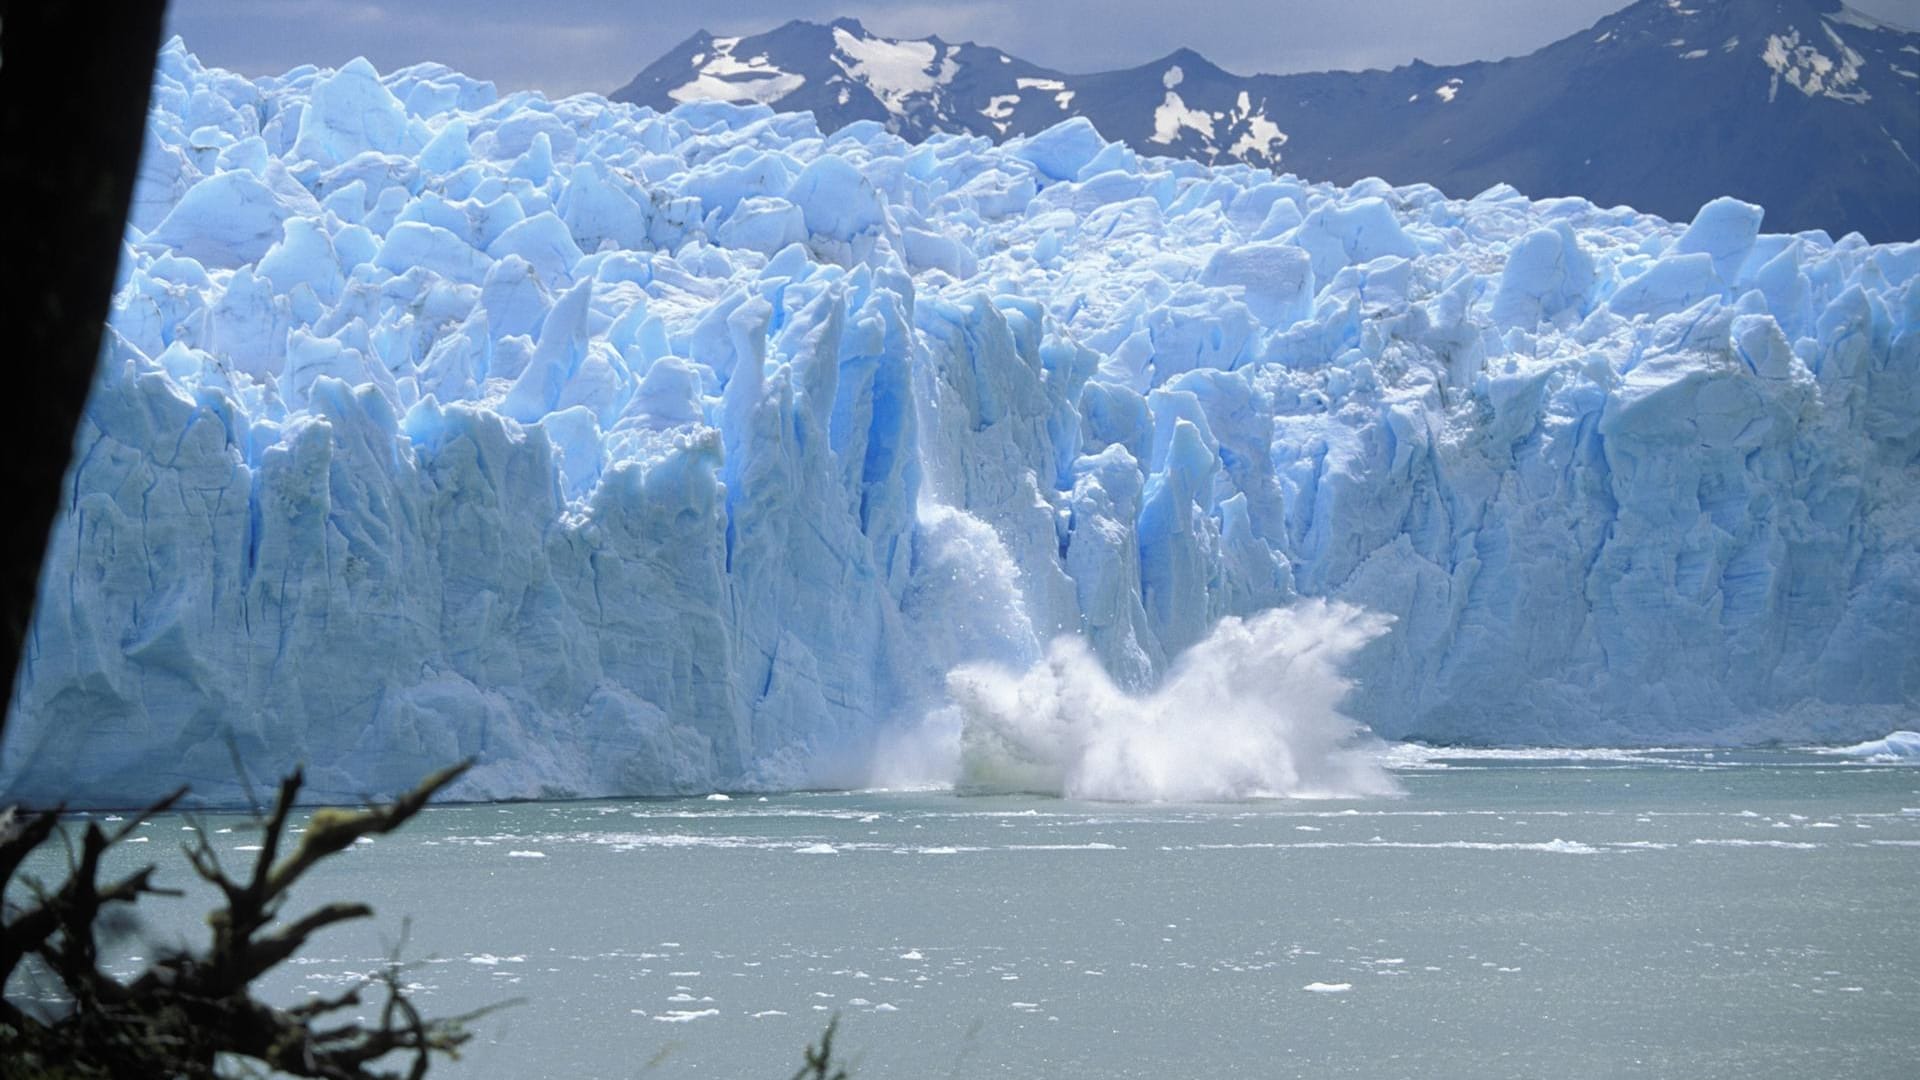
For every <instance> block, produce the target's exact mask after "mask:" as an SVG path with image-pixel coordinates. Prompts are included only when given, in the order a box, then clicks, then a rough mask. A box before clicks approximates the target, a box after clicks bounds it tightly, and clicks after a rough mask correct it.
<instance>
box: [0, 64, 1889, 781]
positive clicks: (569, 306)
mask: <svg viewBox="0 0 1920 1080" xmlns="http://www.w3.org/2000/svg"><path fill="white" fill-rule="evenodd" d="M1149 149H1151V148H1150V147H1149ZM1834 167H1835V168H1844V167H1846V166H1845V163H1843V162H1835V163H1834ZM1764 225H1765V217H1764V211H1763V209H1762V208H1761V207H1759V206H1755V205H1750V204H1747V203H1744V202H1739V201H1735V200H1732V199H1721V200H1716V201H1714V202H1711V203H1708V204H1707V205H1705V206H1703V207H1702V208H1701V209H1700V211H1699V213H1698V215H1697V216H1695V217H1694V218H1693V219H1692V221H1691V222H1690V223H1669V222H1667V221H1665V220H1662V219H1659V218H1656V217H1652V216H1649V215H1645V214H1641V213H1638V212H1635V211H1633V210H1631V209H1628V208H1625V207H1615V208H1604V207H1599V206H1595V205H1592V204H1590V203H1588V202H1586V201H1584V200H1581V199H1553V200H1547V201H1532V200H1529V199H1528V198H1527V197H1526V196H1525V195H1523V194H1522V193H1520V192H1517V191H1515V190H1513V189H1511V188H1507V187H1495V188H1492V189H1490V190H1487V191H1485V192H1484V193H1482V194H1480V195H1478V196H1477V197H1474V198H1471V199H1466V200H1461V199H1451V198H1447V197H1445V196H1443V195H1442V194H1441V193H1440V192H1439V191H1438V190H1436V189H1434V188H1431V187H1426V186H1420V185H1415V186H1404V187H1393V186H1389V185H1388V184H1386V183H1384V182H1381V181H1378V180H1362V181H1360V182H1358V183H1355V184H1353V185H1351V186H1345V187H1336V186H1332V185H1328V184H1309V183H1306V182H1303V181H1300V180H1298V179H1296V178H1293V177H1291V176H1287V175H1278V174H1275V173H1273V172H1270V171H1267V170H1265V169H1261V168H1257V167H1254V166H1251V165H1246V164H1225V165H1216V166H1208V165H1204V164H1200V163H1198V162H1194V161H1190V160H1183V159H1169V158H1156V157H1147V156H1141V155H1140V154H1139V153H1137V152H1136V150H1135V149H1133V148H1129V147H1128V146H1126V145H1124V144H1122V143H1116V142H1108V141H1106V140H1104V139H1103V138H1102V137H1101V136H1100V135H1099V134H1098V133H1097V132H1096V131H1095V129H1094V128H1093V127H1092V125H1091V124H1090V123H1088V122H1087V121H1085V120H1084V119H1077V120H1069V121H1067V122H1064V123H1061V124H1058V125H1056V126H1053V127H1050V128H1047V129H1045V130H1042V131H1039V132H1037V133H1035V134H1032V135H1029V136H1023V137H1019V138H1012V139H1009V140H1007V141H1006V142H1004V143H1002V144H998V145H996V144H995V143H993V142H992V141H990V140H989V139H987V138H985V137H980V136H955V135H937V134H936V135H933V136H931V137H929V138H927V139H926V140H925V141H924V142H922V143H919V144H911V143H908V142H906V141H904V140H902V139H900V138H899V137H897V136H895V135H892V134H889V133H888V132H887V131H886V130H885V128H884V127H883V126H882V125H880V124H878V123H874V122H871V121H868V122H861V123H854V124H852V125H850V126H848V127H846V128H844V129H842V130H840V131H838V132H836V133H834V134H832V135H831V136H823V135H822V134H821V133H820V132H819V130H817V128H816V126H815V123H814V120H813V118H812V117H811V116H810V115H808V114H805V113H776V112H774V111H773V110H772V109H770V108H768V107H767V106H764V105H756V104H745V105H741V104H726V103H692V104H685V105H681V106H679V107H677V108H674V109H673V110H671V111H669V112H666V113H659V112H656V111H654V110H653V109H650V108H644V107H637V106H632V105H626V104H619V103H611V102H608V101H607V100H606V99H604V98H600V97H597V96H591V95H583V96H578V97H572V98H567V99H564V100H560V101H550V100H547V99H545V98H544V97H541V96H539V95H537V94H532V93H516V94H511V95H507V96H504V97H503V96H500V95H499V94H497V93H496V91H495V90H494V88H493V87H492V86H491V85H490V84H487V83H482V82H477V81H474V80H471V79H468V78H465V77H463V76H461V75H459V74H457V73H455V72H453V71H451V70H448V69H446V68H443V67H439V66H436V65H420V66H415V67H409V68H405V69H402V70H400V71H396V72H393V73H390V74H388V75H385V76H382V75H380V74H379V73H377V72H376V71H375V70H374V69H373V68H372V67H371V66H370V65H369V64H368V63H367V62H365V61H363V60H357V61H354V62H352V63H349V64H347V65H345V66H343V67H341V68H339V69H337V70H334V69H319V68H314V67H303V68H299V69H296V70H294V71H291V72H289V73H287V74H286V75H284V76H280V77H273V78H262V79H251V80H250V79H247V78H243V77H241V76H238V75H235V74H232V73H229V72H225V71H221V70H217V69H212V68H207V67H204V66H202V65H201V64H200V63H199V62H198V61H197V60H196V59H195V58H194V57H193V56H192V55H191V54H190V53H189V52H188V51H187V50H186V48H185V47H184V46H183V45H182V44H181V43H180V42H178V41H177V40H176V41H175V42H173V43H172V44H170V45H169V46H168V47H167V48H166V50H165V51H164V52H163V54H162V57H161V63H160V68H159V71H158V72H157V74H156V84H155V92H154V102H153V109H152V114H151V120H150V126H149V131H148V136H147V147H146V152H145V158H144V162H143V164H142V167H141V173H140V181H139V187H138V190H137V191H136V195H135V205H134V212H133V219H132V222H131V224H130V226H129V228H128V230H127V236H126V246H125V249H124V255H123V261H122V268H121V274H120V282H119V287H118V291H117V294H116V296H115V299H114V302H113V314H112V318H111V323H110V333H109V334H108V335H107V338H108V342H107V345H106V347H105V349H104V356H103V361H102V369H101V372H100V375H99V378H98V382H97V385H96V386H95V388H94V391H93V398H92V402H91V404H90V406H89V409H88V412H87V416H86V418H85V421H84V422H83V425H82V429H81V432H80V434H79V438H78V443H77V446H76V452H75V464H74V466H73V470H72V475H71V482H70V490H69V501H68V502H67V504H66V506H65V508H64V510H63V513H62V516H61V518H60V520H59V522H58V524H57V526H56V530H55V534H54V538H53V544H52V548H51V549H50V554H49V556H48V560H47V567H48V569H47V572H46V574H45V576H44V578H43V581H42V586H41V595H40V600H39V605H38V610H37V615H36V621H35V623H34V625H33V627H32V630H31V636H30V641H29V646H28V654H27V657H26V659H25V664H24V668H23V672H22V675H21V677H20V679H19V682H18V684H17V685H16V687H15V688H14V691H13V694H14V696H13V700H12V703H11V709H12V720H11V721H10V723H9V727H10V729H11V730H10V732H9V738H8V741H7V743H6V745H5V747H4V750H3V751H0V796H4V797H5V798H7V799H27V800H41V801H52V800H55V799H66V800H69V801H70V802H73V803H75V804H86V803H88V802H94V803H99V802H102V801H106V800H114V801H118V802H120V803H122V804H125V803H128V802H138V801H141V800H145V799H148V798H151V797H154V796H157V795H159V794H161V793H163V792H165V791H168V790H171V789H172V788H173V787H175V786H176V785H177V784H180V783H183V782H191V783H192V784H193V785H194V788H195V792H196V794H197V795H199V796H200V797H203V798H207V799H211V800H216V801H219V800H231V799H234V798H237V797H238V794H239V790H240V789H239V779H238V777H237V775H236V771H235V768H234V759H235V756H236V751H237V754H238V756H239V758H240V759H241V760H243V761H244V762H245V763H246V765H247V768H248V769H249V770H250V771H251V772H252V773H253V775H254V776H256V777H265V776H273V775H277V774H278V773H280V772H282V771H284V770H285V769H287V768H290V767H291V766H293V765H294V764H295V763H298V762H305V763H306V764H307V766H308V777H309V781H310V784H311V786H312V789H313V791H314V793H315V794H316V796H318V797H353V796H357V795H360V794H362V793H365V792H369V791H373V790H384V789H390V788H397V787H405V786H408V785H410V784H411V783H412V782H413V781H414V780H415V779H416V778H417V777H418V776H419V775H420V774H421V773H423V772H425V771H426V770H428V769H429V768H431V767H434V766H437V765H441V764H444V763H446V762H447V761H449V760H452V759H455V758H459V757H463V756H467V755H473V756H475V757H477V758H478V761H479V764H478V766H477V767H476V769H475V770H474V771H473V773H471V774H470V776H469V778H468V779H467V780H465V781H464V782H463V783H464V785H465V786H464V789H463V791H462V793H463V794H465V795H467V796H469V797H474V798H482V797H555V796H573V795H602V794H651V793H672V792H700V791H710V790H716V789H719V790H752V789H772V788H791V787H797V786H806V785H812V784H823V783H829V784H830V783H845V782H848V778H849V777H851V776H854V775H856V774H857V772H858V770H859V769H860V768H861V767H862V766H861V765H860V762H862V761H863V760H864V755H867V754H869V753H870V752H871V750H872V747H873V746H874V745H875V744H876V741H877V740H879V739H881V738H882V737H883V736H885V735H886V734H887V733H888V732H889V731H893V730H898V729H901V728H904V727H907V726H910V725H912V724H914V723H917V722H918V720H919V718H920V717H922V716H924V715H925V714H926V713H928V712H929V711H930V710H934V709H937V708H940V707H942V706H943V704H945V702H946V699H947V695H948V692H949V690H948V687H949V683H948V673H949V672H951V671H954V670H955V669H956V668H967V669H968V670H976V669H977V667H972V666H977V665H982V664H987V665H998V666H1000V667H1003V668H1005V669H1008V670H1010V671H1013V672H1020V671H1025V670H1028V669H1030V668H1032V667H1033V666H1034V665H1036V664H1040V663H1044V662H1046V661H1045V658H1046V656H1047V654H1048V650H1049V648H1050V647H1051V646H1052V645H1053V643H1054V642H1056V641H1057V640H1058V639H1061V638H1070V639H1073V640H1076V641H1077V642H1079V644H1078V645H1076V646H1075V648H1079V649H1084V651H1085V654H1086V655H1087V656H1088V657H1090V658H1091V660H1090V661H1089V662H1091V663H1095V664H1097V665H1098V667H1099V668H1100V669H1101V670H1102V671H1104V672H1105V674H1106V677H1108V678H1110V679H1111V680H1112V682H1113V684H1114V685H1115V686H1117V687H1121V688H1124V689H1127V690H1130V691H1138V692H1143V693H1144V692H1147V691H1149V690H1151V689H1152V688H1154V687H1156V686H1159V685H1160V684H1161V683H1162V680H1163V679H1165V677H1166V676H1167V675H1168V673H1169V671H1170V670H1172V669H1173V668H1174V667H1175V666H1176V665H1177V664H1178V663H1179V658H1180V657H1181V656H1182V655H1183V654H1186V653H1188V652H1189V651H1190V650H1191V649H1192V648H1193V647H1194V646H1195V645H1196V644H1197V643H1201V642H1203V641H1205V640H1206V639H1207V638H1208V635H1209V634H1211V633H1213V632H1214V631H1215V628H1216V627H1217V626H1218V625H1220V624H1221V621H1222V620H1223V619H1225V618H1227V617H1235V618H1246V617H1254V616H1258V615H1259V614H1260V613H1262V612H1267V611H1269V610H1271V609H1276V608H1287V607H1289V606H1292V607H1296V608H1309V607H1312V608H1316V609H1317V610H1321V611H1323V612H1332V613H1336V617H1338V618H1348V619H1350V620H1367V623H1366V625H1367V626H1368V627H1369V628H1370V629H1369V630H1368V632H1367V633H1366V634H1361V635H1359V637H1358V638H1355V645H1354V648H1353V652H1352V655H1351V656H1350V658H1349V662H1348V663H1347V664H1345V666H1344V677H1345V678H1348V679H1350V680H1351V681H1352V683H1353V690H1352V693H1351V694H1349V695H1348V696H1347V698H1346V700H1345V703H1344V705H1343V706H1342V708H1343V709H1344V711H1345V712H1346V713H1347V714H1348V715H1350V716H1352V717H1353V718H1355V719H1356V720H1358V721H1360V722H1362V723H1364V724H1366V725H1367V726H1369V727H1370V728H1371V729H1372V730H1373V731H1374V732H1376V733H1378V734H1380V735H1382V736H1386V737H1389V738H1418V739H1424V740H1432V741H1439V742H1447V743H1467V744H1519V743H1528V744H1556V745H1569V746H1579V745H1600V744H1606V745H1642V746H1644V745H1674V744H1679V743H1715V744H1726V743H1734V744H1752V743H1763V742H1770V741H1782V740H1784V741H1797V742H1806V741H1816V740H1817V741H1830V742H1859V741H1862V740H1866V739H1870V738H1875V737H1878V736H1881V735H1885V734H1886V733H1887V732H1888V731H1890V730H1892V729H1894V728H1897V727H1902V726H1907V727H1911V726H1912V723H1911V721H1912V718H1913V717H1914V715H1915V713H1916V711H1920V244H1914V243H1905V244H1884V245H1870V244H1868V243H1866V242H1865V241H1864V240H1862V239H1861V238H1860V237H1859V236H1857V235H1849V236H1846V237H1842V238H1839V239H1835V238H1833V237H1831V236H1828V235H1827V234H1825V233H1820V232H1806V233H1799V234H1795V235H1784V234H1774V233H1768V232H1766V231H1764ZM1340 612H1346V613H1349V615H1346V616H1339V615H1337V613H1340ZM1349 636H1351V635H1349Z"/></svg>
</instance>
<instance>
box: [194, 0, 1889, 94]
mask: <svg viewBox="0 0 1920 1080" xmlns="http://www.w3.org/2000/svg"><path fill="white" fill-rule="evenodd" d="M1626 2H1627V0H945V2H940V0H699V2H687V0H599V2H593V0H358V2H356V0H173V2H172V3H171V4H169V5H168V7H169V10H168V17H167V22H168V24H169V26H170V29H171V32H173V33H177V34H180V35H181V36H182V37H184V38H185V39H186V41H187V46H188V47H189V48H191V49H192V50H193V51H194V52H196V53H197V54H199V56H200V59H201V60H202V61H204V62H206V63H208V64H212V65H216V66H219V67H226V68H231V69H233V70H236V71H239V72H242V73H244V74H247V75H268V74H277V73H279V72H282V71H285V70H286V69H288V68H290V67H294V66H295V65H298V64H302V63H315V64H322V65H328V66H333V65H338V64H340V63H343V62H345V61H347V60H350V59H352V58H353V57H355V56H362V55H364V56H366V57H367V58H368V59H370V60H372V61H373V63H374V66H375V67H377V68H379V69H380V70H381V71H388V70H391V69H393V68H396V67H401V66H403V65H406V64H410V63H413V62H415V61H419V60H439V61H442V62H444V63H446V64H449V65H451V66H453V67H455V68H458V69H460V70H462V71H464V72H466V73H467V74H469V75H473V76H476V77H478V78H484V79H491V80H493V81H494V82H496V83H498V84H499V86H500V88H501V89H502V90H519V89H526V88H532V89H538V90H544V91H546V92H547V93H548V94H549V95H554V96H558V95H561V94H569V93H574V92H576V91H581V90H597V91H600V92H602V93H606V92H608V91H611V90H614V89H616V88H617V87H619V86H621V85H623V84H624V83H626V82H627V80H629V79H631V78H632V77H633V76H634V75H635V74H636V73H638V72H639V70H640V69H641V68H643V67H645V66H646V65H647V64H649V63H651V62H652V61H653V60H654V59H656V58H657V57H659V55H660V54H661V53H664V52H666V51H667V50H668V49H670V48H672V47H673V46H674V45H676V44H678V43H679V42H681V41H682V40H684V39H685V38H686V37H687V36H688V35H689V34H692V33H693V32H694V31H696V30H701V29H706V30H711V31H713V32H714V33H716V34H752V33H758V32H760V31H762V30H767V29H771V28H772V27H774V26H777V25H779V24H780V23H783V22H785V21H786V20H788V19H793V18H804V19H812V20H815V21H825V20H828V19H831V18H834V17H836V16H840V15H851V16H853V17H855V18H857V19H859V20H860V21H861V22H863V23H865V24H866V26H867V28H868V29H869V30H872V31H874V32H876V33H880V34H885V35H887V36H889V37H925V36H927V35H930V34H938V35H939V36H940V37H942V38H945V39H946V40H948V41H977V42H979V43H981V44H983V45H995V46H998V47H1000V48H1002V49H1005V50H1006V51H1007V52H1010V53H1012V54H1014V55H1016V56H1019V57H1021V58H1023V59H1026V60H1030V61H1033V62H1034V63H1037V64H1042V65H1045V66H1048V67H1053V68H1057V69H1060V70H1063V71H1067V72H1088V71H1102V70H1108V69H1111V68H1117V67H1130V66H1133V65H1135V64H1140V63H1144V62H1146V61H1148V60H1152V59H1155V58H1157V57H1160V56H1164V55H1166V54H1167V53H1169V52H1172V51H1173V50H1174V49H1176V48H1179V47H1180V46H1182V45H1186V46H1191V47H1192V48H1194V49H1197V50H1199V51H1200V52H1201V53H1203V54H1204V55H1206V56H1207V57H1208V58H1209V59H1211V60H1213V61H1214V62H1215V63H1217V64H1219V65H1220V66H1221V67H1224V68H1226V69H1228V70H1230V71H1236V72H1240V73H1243V74H1244V73H1253V72H1274V73H1284V72H1289V71H1315V70H1326V69H1353V68H1367V67H1392V66H1394V65H1396V64H1402V63H1405V62H1407V61H1409V60H1412V59H1415V58H1416V57H1417V58H1419V59H1423V60H1427V61H1430V62H1433V63H1437V64H1448V63H1460V62H1464V61H1467V60H1478V59H1497V58H1499V57H1503V56H1512V55H1515V54H1518V53H1525V52H1530V51H1532V50H1534V49H1536V48H1539V47H1540V46H1542V45H1545V44H1547V43H1548V42H1550V41H1554V40H1556V39H1558V38H1562V37H1565V36H1566V35H1568V34H1570V33H1572V32H1574V31H1576V30H1579V29H1581V28H1583V27H1586V26H1588V25H1590V24H1592V23H1593V22H1594V21H1595V20H1596V19H1599V18H1600V17H1601V16H1603V15H1605V14H1607V13H1608V12H1609V11H1613V10H1616V9H1618V8H1621V7H1624V6H1626ZM1853 6H1855V7H1857V8H1859V9H1861V10H1862V11H1866V12H1868V13H1870V14H1873V15H1876V16H1878V17H1880V18H1882V19H1887V20H1889V21H1892V22H1897V23H1900V24H1902V25H1906V26H1920V0H1853Z"/></svg>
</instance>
